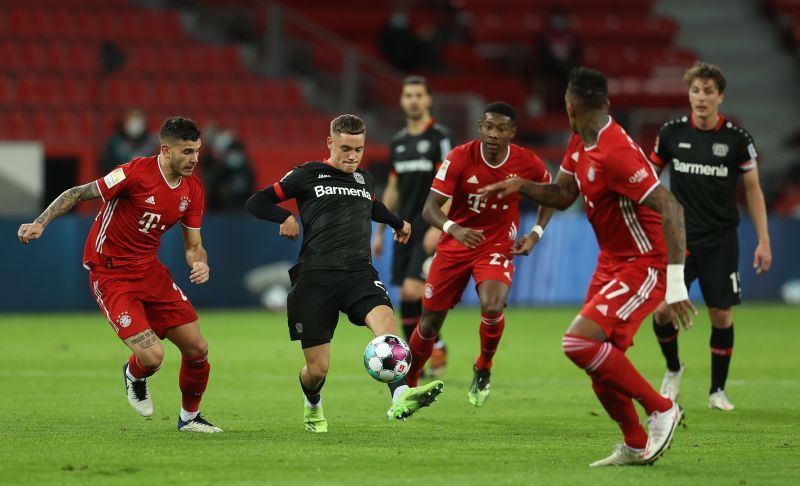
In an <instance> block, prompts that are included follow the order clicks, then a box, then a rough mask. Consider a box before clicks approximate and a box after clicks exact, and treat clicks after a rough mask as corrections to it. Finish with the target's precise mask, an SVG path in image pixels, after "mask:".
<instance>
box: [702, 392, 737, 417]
mask: <svg viewBox="0 0 800 486" xmlns="http://www.w3.org/2000/svg"><path fill="white" fill-rule="evenodd" d="M708 408H710V409H712V410H722V411H724V412H730V411H731V410H733V409H734V408H736V407H734V406H733V404H732V403H731V401H730V400H728V397H727V396H726V395H725V390H717V391H715V392H714V393H712V394H711V396H709V397H708Z"/></svg>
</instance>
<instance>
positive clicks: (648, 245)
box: [480, 68, 697, 466]
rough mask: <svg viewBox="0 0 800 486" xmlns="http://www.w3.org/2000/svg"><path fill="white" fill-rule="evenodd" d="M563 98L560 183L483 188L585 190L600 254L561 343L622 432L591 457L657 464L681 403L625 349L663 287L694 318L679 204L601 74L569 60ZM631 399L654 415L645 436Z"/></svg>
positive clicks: (541, 193)
mask: <svg viewBox="0 0 800 486" xmlns="http://www.w3.org/2000/svg"><path fill="white" fill-rule="evenodd" d="M565 100H566V109H567V115H568V117H569V121H570V125H571V127H572V130H573V131H574V132H575V133H574V134H573V135H572V138H571V139H570V141H569V145H568V146H567V153H566V154H565V155H564V159H563V162H562V163H561V171H560V172H559V174H558V177H557V178H556V181H555V183H553V184H536V183H534V182H532V181H529V180H525V179H523V178H513V179H509V180H506V181H502V182H499V183H496V184H492V185H490V186H488V187H484V188H483V189H481V191H480V192H481V194H483V195H484V196H485V197H492V196H494V197H497V198H500V201H504V200H506V199H507V198H508V197H514V195H515V194H516V193H517V192H519V193H521V194H522V195H524V196H525V197H528V198H530V199H532V200H534V201H536V202H538V203H540V204H546V205H548V206H553V207H556V208H559V209H566V208H567V207H569V206H570V205H571V204H572V203H573V202H574V201H575V199H576V198H577V197H578V195H579V194H580V195H582V196H583V201H584V207H585V209H586V215H587V217H588V218H589V221H590V223H591V224H592V227H593V228H594V232H595V236H596V237H597V242H598V244H599V246H600V254H599V256H598V263H597V268H596V269H595V272H594V275H593V277H592V281H591V283H590V284H589V289H588V291H587V293H586V301H585V302H584V305H583V309H582V310H581V312H580V314H579V315H578V316H576V317H575V319H574V320H573V321H572V324H570V326H569V328H568V329H567V332H566V334H564V337H563V340H562V348H563V350H564V353H565V354H566V355H567V357H568V358H569V359H571V360H572V361H573V362H574V363H575V364H576V365H578V367H580V368H583V369H584V370H586V373H587V374H588V375H589V377H590V378H591V379H592V389H593V390H594V392H595V394H596V395H597V398H598V399H599V400H600V403H602V404H603V407H604V408H605V409H606V411H607V412H608V414H609V416H610V417H611V418H612V419H613V420H614V421H615V422H617V423H618V424H619V426H620V429H622V433H623V435H624V437H625V441H624V443H623V444H620V445H618V446H617V448H616V449H615V451H614V453H613V454H611V455H610V456H609V457H607V458H605V459H602V460H599V461H596V462H594V463H592V464H591V466H612V465H619V466H624V465H637V464H651V463H653V462H655V461H656V460H657V459H658V458H659V457H660V456H661V454H663V453H664V451H665V450H666V449H667V448H668V447H669V445H670V442H671V441H672V436H673V433H674V431H675V428H676V427H677V425H678V423H679V422H680V420H681V417H682V416H683V410H682V409H681V408H680V406H678V404H677V403H676V402H675V401H673V400H670V399H669V398H665V397H662V396H661V395H659V394H658V392H656V391H655V390H654V389H653V387H652V386H650V384H649V383H648V382H647V380H645V379H644V378H643V377H642V376H641V375H640V374H639V372H638V371H636V369H635V368H634V367H633V364H631V362H630V361H629V360H628V358H627V357H626V356H625V351H626V350H627V349H628V348H629V347H630V346H632V345H633V336H634V334H635V333H636V331H637V329H639V326H640V325H641V322H642V320H643V319H644V318H645V317H646V316H647V315H648V314H650V313H651V312H653V310H655V308H656V307H657V306H658V304H659V303H660V302H661V300H662V299H663V298H664V297H665V292H666V302H667V304H668V306H669V308H670V310H671V311H672V312H674V313H675V314H676V315H677V318H678V319H679V320H680V321H681V322H682V323H684V324H686V325H689V324H690V323H691V313H692V312H695V313H696V312H697V311H696V310H695V309H694V306H693V305H692V303H691V302H690V301H689V298H688V292H687V290H686V285H685V284H684V283H683V262H684V256H685V252H686V243H685V241H686V239H685V234H684V226H683V211H682V210H681V205H680V204H679V203H678V202H677V201H676V200H675V197H674V196H672V194H670V192H669V191H667V190H666V189H664V188H663V187H662V186H661V185H660V183H659V180H658V177H657V176H656V174H655V172H654V171H653V169H652V167H651V166H650V163H649V162H648V160H647V157H645V155H644V153H643V152H642V150H641V149H640V148H639V146H638V145H637V144H636V143H635V142H634V141H633V140H631V138H630V137H629V136H628V135H627V134H626V133H625V131H624V130H623V129H622V127H620V126H619V125H618V124H617V123H616V122H615V121H614V119H613V118H611V117H610V116H609V114H608V105H609V103H608V81H607V80H606V78H605V76H603V74H601V73H599V72H597V71H593V70H590V69H584V68H576V69H573V71H572V72H571V74H570V79H569V85H568V87H567V92H566V97H565ZM665 260H666V261H665ZM665 271H666V290H665V279H664V277H665ZM633 399H636V400H637V401H638V402H639V403H640V404H641V405H642V407H643V408H644V409H645V412H646V413H647V415H648V416H649V417H648V427H649V437H648V434H647V433H646V432H645V431H644V428H642V426H641V424H640V423H639V417H638V415H637V413H636V408H635V407H634V406H633Z"/></svg>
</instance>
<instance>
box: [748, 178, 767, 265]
mask: <svg viewBox="0 0 800 486" xmlns="http://www.w3.org/2000/svg"><path fill="white" fill-rule="evenodd" d="M742 179H744V193H745V197H746V199H747V211H748V212H749V213H750V219H752V220H753V226H754V227H755V229H756V235H758V246H756V251H755V253H754V255H753V268H754V269H755V270H756V273H763V272H766V271H768V270H769V269H770V267H771V266H772V249H771V247H770V241H769V229H768V228H767V205H766V204H765V203H764V193H763V192H761V183H760V182H759V180H758V166H755V167H753V168H752V169H750V170H748V171H747V172H745V173H744V175H743V176H742Z"/></svg>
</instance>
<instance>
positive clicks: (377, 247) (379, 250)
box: [372, 231, 383, 258]
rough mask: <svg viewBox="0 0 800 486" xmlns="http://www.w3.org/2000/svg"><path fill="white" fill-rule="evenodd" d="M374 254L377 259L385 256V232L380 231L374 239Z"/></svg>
mask: <svg viewBox="0 0 800 486" xmlns="http://www.w3.org/2000/svg"><path fill="white" fill-rule="evenodd" d="M372 254H373V255H375V258H380V256H381V255H383V232H382V231H378V232H377V233H375V237H374V238H373V239H372Z"/></svg>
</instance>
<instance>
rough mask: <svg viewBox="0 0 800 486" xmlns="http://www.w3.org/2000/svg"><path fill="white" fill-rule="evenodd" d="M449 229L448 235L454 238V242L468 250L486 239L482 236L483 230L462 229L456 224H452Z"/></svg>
mask: <svg viewBox="0 0 800 486" xmlns="http://www.w3.org/2000/svg"><path fill="white" fill-rule="evenodd" d="M449 229H450V235H451V236H452V237H453V238H455V239H456V241H458V242H459V243H461V244H462V245H464V246H466V247H467V248H470V249H472V248H475V247H477V246H478V245H480V244H481V243H483V240H485V239H486V237H485V236H483V230H474V229H472V228H464V227H462V226H459V225H457V224H454V225H453V226H451V227H450V228H449Z"/></svg>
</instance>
